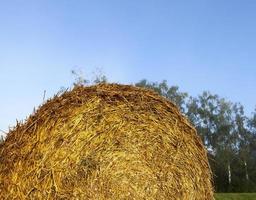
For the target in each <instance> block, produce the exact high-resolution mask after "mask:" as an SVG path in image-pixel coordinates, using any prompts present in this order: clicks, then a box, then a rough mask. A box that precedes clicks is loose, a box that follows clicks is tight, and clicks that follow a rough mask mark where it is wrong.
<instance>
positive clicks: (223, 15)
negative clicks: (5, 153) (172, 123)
mask: <svg viewBox="0 0 256 200" xmlns="http://www.w3.org/2000/svg"><path fill="white" fill-rule="evenodd" d="M255 10H256V1H254V0H225V1H223V0H214V1H213V0H193V1H183V0H166V1H164V0H154V1H150V0H140V1H138V0H108V1H105V0H101V1H97V0H93V1H89V0H88V1H87V0H83V1H82V0H81V1H79V0H76V1H69V0H61V1H60V0H53V1H52V0H42V1H41V0H37V1H34V0H33V1H30V0H26V1H23V0H19V1H18V0H16V1H14V0H8V1H7V0H6V1H4V0H0V89H1V96H0V129H1V130H4V131H7V130H8V126H12V125H14V124H15V121H16V119H18V120H21V119H24V118H25V117H26V116H27V115H29V114H30V113H31V112H32V110H33V108H34V107H37V106H38V105H39V104H40V103H41V102H42V99H43V93H44V90H46V96H47V97H51V96H52V95H53V94H54V93H56V92H57V91H58V90H59V89H60V87H62V86H64V87H68V86H70V85H71V84H72V81H73V78H72V76H71V74H70V71H71V70H72V69H74V68H80V69H82V70H83V71H84V73H85V76H86V77H88V78H91V77H92V72H93V71H95V69H96V68H101V69H102V71H103V72H104V73H105V74H106V76H107V77H108V79H109V80H110V81H113V82H119V83H133V82H137V81H139V80H141V79H143V78H146V79H148V80H151V81H161V80H163V79H166V80H167V81H168V83H169V84H170V85H178V86H179V87H180V89H181V90H182V91H186V92H189V93H190V94H191V95H197V94H200V93H201V92H202V91H203V90H209V91H211V92H212V93H217V94H219V95H220V96H222V97H225V98H227V99H229V100H231V101H234V102H241V103H242V104H243V105H244V106H245V109H246V112H247V113H248V114H250V113H251V112H252V111H253V110H254V108H255V105H256V87H255V85H256V12H255Z"/></svg>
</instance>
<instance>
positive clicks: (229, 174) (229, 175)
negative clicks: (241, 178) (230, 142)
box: [228, 163, 232, 185]
mask: <svg viewBox="0 0 256 200" xmlns="http://www.w3.org/2000/svg"><path fill="white" fill-rule="evenodd" d="M231 181H232V179H231V169H230V163H228V184H229V185H230V184H231Z"/></svg>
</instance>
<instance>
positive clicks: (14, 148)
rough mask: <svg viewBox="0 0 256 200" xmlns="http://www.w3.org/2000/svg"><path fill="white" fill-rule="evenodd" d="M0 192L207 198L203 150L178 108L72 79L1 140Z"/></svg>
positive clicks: (134, 91) (149, 95)
mask: <svg viewBox="0 0 256 200" xmlns="http://www.w3.org/2000/svg"><path fill="white" fill-rule="evenodd" d="M0 191H1V193H0V199H197V200H199V199H207V200H210V199H213V192H212V184H211V171H210V168H209V164H208V160H207V154H206V150H205V149H204V146H203V144H202V142H201V140H200V138H199V137H198V136H197V134H196V130H195V129H194V128H193V127H192V126H191V125H190V123H189V122H188V121H187V120H186V118H185V117H183V116H182V115H181V114H180V112H179V110H178V109H177V107H176V106H175V105H174V104H173V103H171V102H170V101H168V100H166V99H165V98H163V97H161V96H159V95H158V94H156V93H154V92H152V91H150V90H147V89H142V88H137V87H134V86H128V85H118V84H99V85H96V86H90V87H83V86H77V87H75V88H74V89H73V90H71V91H66V92H64V93H63V94H61V95H57V96H55V97H54V98H53V99H51V100H48V101H47V102H46V103H45V104H44V105H42V106H41V107H40V108H39V109H38V110H37V111H36V112H35V113H34V114H33V115H31V116H30V117H29V118H28V120H27V121H26V122H25V123H23V124H18V125H17V126H16V128H15V129H14V130H12V131H10V132H9V133H8V135H7V138H6V140H5V141H4V143H3V144H2V145H1V147H0Z"/></svg>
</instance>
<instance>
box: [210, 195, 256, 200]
mask: <svg viewBox="0 0 256 200" xmlns="http://www.w3.org/2000/svg"><path fill="white" fill-rule="evenodd" d="M215 199H216V200H256V193H217V194H215Z"/></svg>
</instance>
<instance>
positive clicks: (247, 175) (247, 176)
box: [244, 160, 249, 181]
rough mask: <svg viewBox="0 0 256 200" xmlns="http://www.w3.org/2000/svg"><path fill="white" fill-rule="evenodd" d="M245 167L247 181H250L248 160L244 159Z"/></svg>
mask: <svg viewBox="0 0 256 200" xmlns="http://www.w3.org/2000/svg"><path fill="white" fill-rule="evenodd" d="M244 168H245V179H246V180H247V181H249V174H248V170H247V162H246V160H245V161H244Z"/></svg>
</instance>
